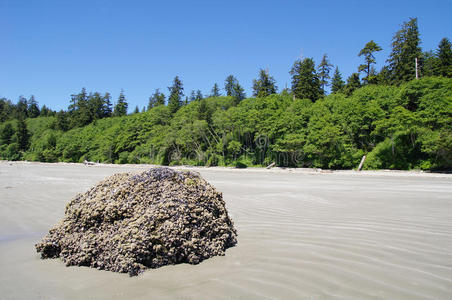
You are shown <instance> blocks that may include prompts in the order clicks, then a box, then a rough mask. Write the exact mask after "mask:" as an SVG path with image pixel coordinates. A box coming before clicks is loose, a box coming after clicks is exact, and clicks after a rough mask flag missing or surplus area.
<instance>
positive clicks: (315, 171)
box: [0, 160, 452, 179]
mask: <svg viewBox="0 0 452 300" xmlns="http://www.w3.org/2000/svg"><path fill="white" fill-rule="evenodd" d="M5 164H9V165H44V166H45V165H49V166H52V165H65V166H85V167H90V168H95V167H108V168H136V169H143V168H157V167H168V168H172V169H176V170H187V169H188V170H192V171H228V172H246V173H253V172H255V173H279V174H281V173H286V174H291V173H292V174H311V175H319V174H335V175H351V176H402V177H429V178H448V179H452V172H450V173H449V172H444V173H443V172H430V171H422V170H389V169H383V170H362V171H356V170H331V169H320V168H282V167H272V168H270V169H267V168H265V167H248V168H234V167H220V166H216V167H203V166H190V165H180V166H163V165H152V164H106V163H92V164H85V163H71V162H56V163H48V162H36V161H7V160H0V166H1V165H5Z"/></svg>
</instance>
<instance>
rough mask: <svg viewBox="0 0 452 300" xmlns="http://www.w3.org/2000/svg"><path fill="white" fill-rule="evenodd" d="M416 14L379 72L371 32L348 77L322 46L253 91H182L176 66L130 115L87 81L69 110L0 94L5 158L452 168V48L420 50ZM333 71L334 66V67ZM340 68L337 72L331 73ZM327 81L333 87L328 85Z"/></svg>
mask: <svg viewBox="0 0 452 300" xmlns="http://www.w3.org/2000/svg"><path fill="white" fill-rule="evenodd" d="M420 44H421V40H420V35H419V30H418V25H417V19H416V18H412V19H410V20H408V21H407V22H404V23H403V24H402V25H401V28H399V30H398V31H397V32H396V33H395V34H394V36H393V39H392V44H391V46H392V49H391V53H390V55H389V57H388V59H387V60H386V64H385V66H384V67H382V68H381V69H380V70H379V71H377V70H376V69H375V65H376V60H375V55H374V54H375V53H376V52H378V51H381V50H382V48H381V46H380V45H378V43H376V42H375V41H373V40H371V41H369V42H367V43H365V44H364V47H363V49H362V50H361V51H360V52H359V53H358V54H357V55H358V56H359V57H361V58H362V61H363V63H362V64H361V65H359V66H358V67H357V69H356V70H357V72H356V73H353V74H351V75H350V76H349V77H348V78H347V79H346V80H343V78H342V75H341V72H340V70H339V68H338V67H337V66H334V65H333V64H331V62H330V60H329V58H328V55H327V54H324V55H323V58H322V60H321V62H320V63H319V64H316V63H315V62H314V60H313V59H312V58H303V59H299V60H297V61H295V62H294V64H293V66H292V67H291V68H290V70H289V73H290V75H291V78H292V82H291V87H290V88H285V89H282V90H281V91H278V86H277V83H276V81H275V79H274V78H273V77H272V76H271V75H270V74H269V72H268V71H266V70H264V69H261V70H259V72H258V75H257V78H256V79H255V80H254V81H253V83H252V86H253V94H252V96H251V97H247V96H246V95H245V92H244V88H243V87H242V85H241V84H240V83H239V82H238V80H237V79H236V78H235V76H233V75H230V76H228V77H227V78H226V79H225V82H224V88H223V89H221V88H220V86H219V85H218V84H217V83H215V84H214V85H213V88H212V90H211V92H210V93H209V95H203V94H202V92H201V91H199V90H198V91H191V93H189V95H187V96H186V95H185V94H184V87H183V82H182V80H181V79H180V78H179V77H178V76H176V77H175V78H174V80H173V82H172V85H171V86H170V87H168V95H165V94H164V93H163V92H161V91H160V90H159V89H157V90H155V92H154V93H153V94H152V95H151V96H150V97H149V103H148V105H147V107H143V108H142V109H141V110H140V109H139V108H138V107H136V108H135V109H134V110H133V112H132V113H130V114H129V113H128V111H129V109H128V103H127V99H126V96H125V94H124V92H121V93H120V95H119V96H118V98H117V100H116V101H115V103H114V105H113V104H112V97H111V95H110V94H109V93H105V94H100V93H98V92H88V91H86V90H85V89H82V90H81V91H80V93H78V94H75V95H72V96H71V98H70V102H69V105H68V108H67V110H61V111H58V112H56V111H53V110H52V109H50V108H48V107H46V106H42V107H39V104H38V102H37V100H36V99H35V97H34V96H30V97H29V98H28V99H27V98H25V97H22V96H21V97H19V99H18V101H17V103H15V104H14V103H13V102H12V101H11V100H9V99H5V98H1V99H0V159H3V160H28V161H42V162H83V161H85V160H88V161H99V162H101V163H120V164H123V163H151V164H161V165H196V166H233V167H238V168H244V167H253V166H267V165H269V164H271V163H275V164H276V165H277V166H281V167H315V168H327V169H353V168H356V167H357V165H358V164H359V162H360V160H361V158H362V156H363V155H366V157H367V159H366V161H365V164H364V169H421V170H450V169H452V49H451V43H450V41H449V39H448V38H443V39H442V40H441V41H439V44H438V48H437V49H435V50H430V51H423V50H422V48H421V47H420ZM333 70H334V71H333ZM332 71H333V72H332ZM328 91H330V92H328Z"/></svg>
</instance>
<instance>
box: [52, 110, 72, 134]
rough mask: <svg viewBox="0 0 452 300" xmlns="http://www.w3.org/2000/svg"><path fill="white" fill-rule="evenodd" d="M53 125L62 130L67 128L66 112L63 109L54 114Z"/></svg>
mask: <svg viewBox="0 0 452 300" xmlns="http://www.w3.org/2000/svg"><path fill="white" fill-rule="evenodd" d="M55 127H56V129H58V130H62V131H67V130H68V129H69V121H68V118H67V113H66V112H65V111H64V110H60V111H59V112H58V113H57V114H56V124H55Z"/></svg>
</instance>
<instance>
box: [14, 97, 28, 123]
mask: <svg viewBox="0 0 452 300" xmlns="http://www.w3.org/2000/svg"><path fill="white" fill-rule="evenodd" d="M27 117H28V100H27V99H26V98H25V97H23V96H20V97H19V100H18V101H17V104H16V118H23V119H25V118H27Z"/></svg>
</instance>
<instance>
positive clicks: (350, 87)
mask: <svg viewBox="0 0 452 300" xmlns="http://www.w3.org/2000/svg"><path fill="white" fill-rule="evenodd" d="M360 87H361V81H360V80H359V74H358V73H353V74H352V75H350V77H348V78H347V84H346V85H345V86H344V88H343V89H342V91H343V92H344V93H345V94H346V95H347V96H351V95H352V94H353V92H354V91H355V90H357V89H359V88H360Z"/></svg>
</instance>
